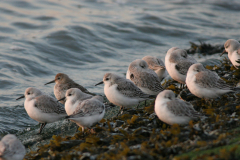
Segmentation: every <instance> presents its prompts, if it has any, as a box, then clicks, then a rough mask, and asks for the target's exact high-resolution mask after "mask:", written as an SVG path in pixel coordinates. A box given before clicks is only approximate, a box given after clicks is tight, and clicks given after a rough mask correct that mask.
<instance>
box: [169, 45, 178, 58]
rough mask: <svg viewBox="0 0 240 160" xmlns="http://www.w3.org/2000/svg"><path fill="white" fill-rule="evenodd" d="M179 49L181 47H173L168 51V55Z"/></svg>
mask: <svg viewBox="0 0 240 160" xmlns="http://www.w3.org/2000/svg"><path fill="white" fill-rule="evenodd" d="M177 49H179V48H178V47H172V48H170V49H169V50H168V51H167V54H166V55H169V56H170V55H171V54H172V52H173V51H175V50H177Z"/></svg>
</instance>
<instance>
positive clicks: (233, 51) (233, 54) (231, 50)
mask: <svg viewBox="0 0 240 160" xmlns="http://www.w3.org/2000/svg"><path fill="white" fill-rule="evenodd" d="M224 48H225V50H224V51H223V52H222V54H221V55H220V56H222V55H223V54H224V53H225V52H227V53H228V58H229V60H230V61H231V62H232V64H233V66H234V67H235V68H238V66H240V64H239V63H238V62H236V61H239V60H240V43H239V42H238V41H236V40H235V39H229V40H227V41H226V42H225V44H224Z"/></svg>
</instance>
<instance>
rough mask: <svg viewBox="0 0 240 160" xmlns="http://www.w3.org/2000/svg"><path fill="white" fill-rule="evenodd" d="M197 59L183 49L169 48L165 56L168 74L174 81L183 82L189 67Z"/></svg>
mask: <svg viewBox="0 0 240 160" xmlns="http://www.w3.org/2000/svg"><path fill="white" fill-rule="evenodd" d="M194 63H197V61H196V60H195V59H194V58H193V57H191V56H189V55H188V54H187V52H186V51H185V50H183V49H179V48H177V47H173V48H170V49H169V50H168V52H167V54H166V56H165V64H166V68H167V71H168V73H169V75H170V76H171V77H172V79H174V80H175V81H178V82H179V83H182V84H185V83H186V82H185V81H186V76H187V71H188V69H189V67H190V66H191V65H192V64H194Z"/></svg>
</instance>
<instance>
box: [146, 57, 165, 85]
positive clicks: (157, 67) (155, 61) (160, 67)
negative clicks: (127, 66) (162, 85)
mask: <svg viewBox="0 0 240 160" xmlns="http://www.w3.org/2000/svg"><path fill="white" fill-rule="evenodd" d="M142 60H144V61H146V62H147V64H148V67H149V69H151V70H153V71H154V72H155V73H156V74H157V75H158V77H159V79H160V81H162V80H163V79H164V78H165V77H166V76H167V71H166V68H165V64H164V63H163V61H162V60H161V59H160V58H157V57H153V56H145V57H143V58H142Z"/></svg>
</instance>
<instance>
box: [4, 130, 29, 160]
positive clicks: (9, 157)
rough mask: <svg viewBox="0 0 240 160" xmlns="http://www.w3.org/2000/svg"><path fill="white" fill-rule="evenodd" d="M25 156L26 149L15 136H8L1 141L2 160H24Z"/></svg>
mask: <svg viewBox="0 0 240 160" xmlns="http://www.w3.org/2000/svg"><path fill="white" fill-rule="evenodd" d="M25 154H26V149H25V147H24V146H23V144H22V143H21V142H20V141H19V140H18V139H17V137H16V136H15V135H13V134H7V135H6V136H4V137H3V138H2V140H1V141H0V160H22V159H23V158H24V156H25Z"/></svg>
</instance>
